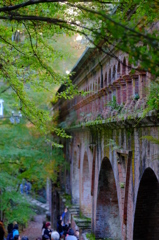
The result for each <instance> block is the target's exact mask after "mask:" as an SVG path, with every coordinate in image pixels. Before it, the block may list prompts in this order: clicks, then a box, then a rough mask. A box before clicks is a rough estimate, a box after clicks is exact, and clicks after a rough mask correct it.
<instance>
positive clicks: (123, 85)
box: [119, 79, 126, 104]
mask: <svg viewBox="0 0 159 240" xmlns="http://www.w3.org/2000/svg"><path fill="white" fill-rule="evenodd" d="M119 83H120V86H121V103H122V104H125V103H126V82H125V80H124V79H120V81H119Z"/></svg>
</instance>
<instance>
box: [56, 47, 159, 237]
mask: <svg viewBox="0 0 159 240" xmlns="http://www.w3.org/2000/svg"><path fill="white" fill-rule="evenodd" d="M117 55H118V57H119V59H120V62H118V61H117V60H116V59H112V58H108V56H104V54H103V55H101V54H100V53H99V52H97V51H96V49H88V50H87V51H86V52H85V54H83V57H82V58H81V59H80V60H79V62H78V64H76V65H75V67H74V69H73V72H74V75H72V81H73V82H74V84H76V85H77V87H78V89H79V90H83V91H88V95H86V96H76V97H75V98H74V99H71V100H62V99H60V100H59V102H58V103H57V104H56V106H55V110H58V111H59V113H60V115H59V121H60V122H63V121H65V122H66V123H67V124H68V128H67V131H68V133H69V134H70V135H71V137H72V138H71V139H66V140H65V141H64V140H63V144H64V146H65V147H64V154H65V156H66V161H67V162H68V165H69V166H70V171H68V169H67V170H66V171H65V172H64V173H62V174H61V180H60V181H62V182H63V183H64V184H61V186H62V187H63V190H65V192H66V193H67V194H70V195H71V197H72V208H73V209H74V210H71V209H70V212H71V211H72V212H73V213H74V214H77V216H76V218H74V216H73V214H72V217H71V222H72V227H73V228H74V229H76V228H77V227H78V228H79V229H80V240H82V239H86V232H87V231H88V232H92V233H94V234H95V239H104V238H107V239H116V240H117V239H121V240H158V239H159V230H158V229H159V228H158V223H159V157H158V156H159V145H157V144H153V143H152V142H149V141H148V140H147V139H145V138H143V137H144V136H152V137H154V138H159V121H158V116H157V115H156V113H155V112H150V113H149V114H148V115H146V116H145V117H144V118H139V111H142V110H143V109H144V107H145V105H146V103H145V99H146V90H145V87H148V86H149V83H150V81H151V78H150V73H148V72H139V71H138V70H136V71H135V73H134V74H130V69H131V66H130V64H129V62H128V56H127V55H126V54H124V53H121V52H119V53H117ZM97 60H98V61H97ZM99 62H100V64H99ZM121 62H123V63H125V64H124V65H122V64H121ZM59 91H60V90H59ZM61 91H62V88H61ZM134 96H137V99H135V98H134ZM113 99H116V105H117V106H121V104H122V106H121V110H120V112H119V109H115V108H114V109H112V107H110V106H109V102H110V101H112V100H113ZM73 111H74V114H72V112H73ZM72 115H74V116H75V119H73V121H72V123H71V122H70V120H69V121H68V122H67V119H71V118H69V116H72ZM138 120H140V121H138ZM81 123H82V124H81ZM69 124H70V125H69ZM71 124H72V125H71ZM110 140H111V141H110ZM58 191H59V190H58ZM55 195H56V196H55V198H57V194H55ZM59 198H60V191H59ZM52 202H53V203H54V200H53V201H52ZM54 207H55V208H56V207H59V208H60V210H59V211H62V210H63V209H62V207H64V201H63V203H61V200H60V206H56V204H54V205H53V204H52V208H54ZM70 208H71V207H70ZM75 210H76V211H75ZM53 212H54V213H55V214H56V211H52V213H53ZM79 213H80V214H79ZM81 216H82V217H83V218H82V219H80V220H79V221H77V219H78V218H80V217H81ZM84 218H86V219H88V221H91V224H90V225H85V226H84V222H82V221H84V220H83V219H84ZM52 219H53V216H52ZM53 221H54V219H53ZM79 222H80V224H79ZM81 222H82V224H83V225H82V224H81ZM85 223H86V220H85ZM53 224H54V225H55V226H56V222H55V221H54V222H53ZM78 224H79V225H78ZM81 226H82V227H81Z"/></svg>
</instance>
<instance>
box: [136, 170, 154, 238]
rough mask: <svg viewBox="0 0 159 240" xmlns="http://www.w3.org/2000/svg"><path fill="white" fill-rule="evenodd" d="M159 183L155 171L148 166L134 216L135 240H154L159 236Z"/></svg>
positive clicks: (141, 182) (142, 180) (139, 190)
mask: <svg viewBox="0 0 159 240" xmlns="http://www.w3.org/2000/svg"><path fill="white" fill-rule="evenodd" d="M158 221H159V183H158V180H157V177H156V175H155V173H154V171H153V170H152V169H151V168H147V169H146V170H145V171H144V174H143V176H142V178H141V181H140V185H139V189H138V196H137V202H136V210H135V218H134V231H133V239H134V240H138V239H140V240H152V239H158V236H159V228H158Z"/></svg>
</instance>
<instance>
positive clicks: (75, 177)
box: [72, 152, 79, 204]
mask: <svg viewBox="0 0 159 240" xmlns="http://www.w3.org/2000/svg"><path fill="white" fill-rule="evenodd" d="M72 173H73V174H72V203H73V204H79V168H78V157H77V153H76V152H74V155H73V171H72Z"/></svg>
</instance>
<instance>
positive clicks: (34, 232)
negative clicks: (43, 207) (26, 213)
mask: <svg viewBox="0 0 159 240" xmlns="http://www.w3.org/2000/svg"><path fill="white" fill-rule="evenodd" d="M44 220H45V216H44V215H36V216H35V217H34V221H31V222H30V223H29V225H28V227H27V228H26V229H25V230H24V231H23V232H22V233H21V234H20V236H21V237H23V236H27V237H28V239H29V240H36V238H37V237H41V228H42V222H43V221H44Z"/></svg>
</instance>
